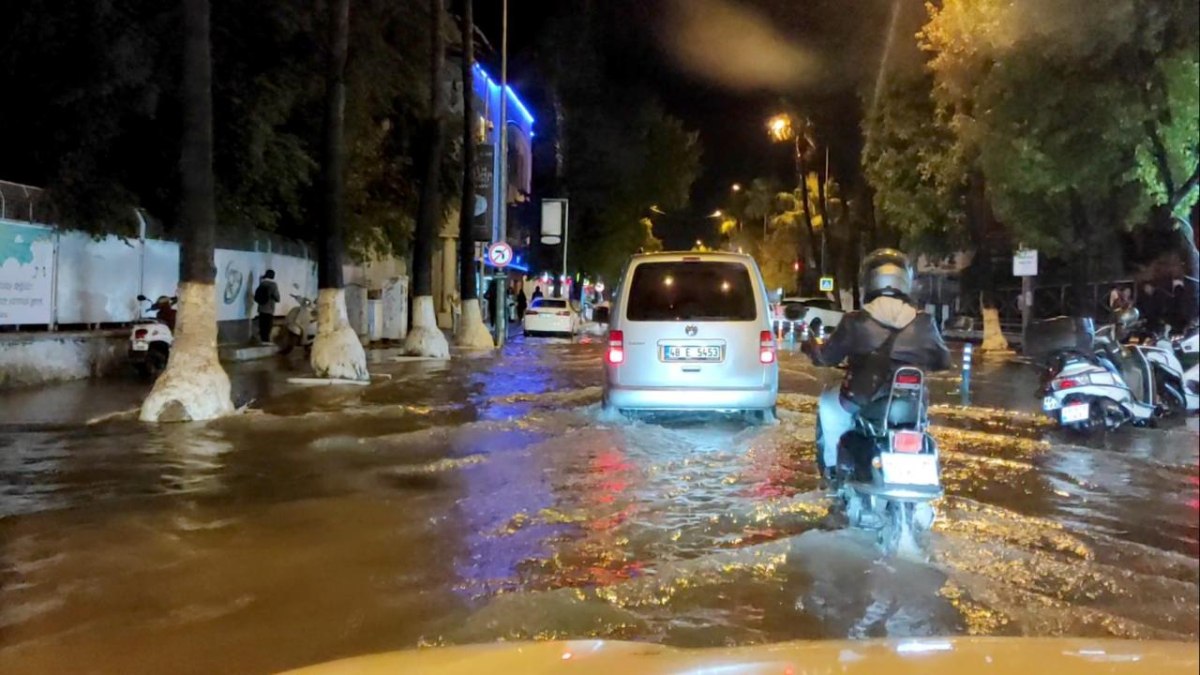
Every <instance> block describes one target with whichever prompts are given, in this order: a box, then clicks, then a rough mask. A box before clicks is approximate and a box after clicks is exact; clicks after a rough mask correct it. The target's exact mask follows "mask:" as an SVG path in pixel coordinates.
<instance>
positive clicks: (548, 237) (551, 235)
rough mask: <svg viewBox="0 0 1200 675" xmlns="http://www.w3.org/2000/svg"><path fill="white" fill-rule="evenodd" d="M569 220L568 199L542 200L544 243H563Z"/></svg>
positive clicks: (551, 244)
mask: <svg viewBox="0 0 1200 675" xmlns="http://www.w3.org/2000/svg"><path fill="white" fill-rule="evenodd" d="M566 221H567V200H565V199H543V200H542V243H543V244H547V245H550V246H553V245H555V244H561V243H562V237H563V230H564V228H565V227H566Z"/></svg>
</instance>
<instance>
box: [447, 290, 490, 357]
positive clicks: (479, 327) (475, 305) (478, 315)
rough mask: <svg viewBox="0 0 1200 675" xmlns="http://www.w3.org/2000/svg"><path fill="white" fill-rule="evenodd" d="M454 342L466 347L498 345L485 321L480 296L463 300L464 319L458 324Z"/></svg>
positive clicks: (479, 347)
mask: <svg viewBox="0 0 1200 675" xmlns="http://www.w3.org/2000/svg"><path fill="white" fill-rule="evenodd" d="M454 344H456V345H458V346H459V347H463V348H465V349H493V348H494V347H495V346H496V343H495V342H493V341H492V333H491V331H489V330H488V328H487V326H486V325H485V324H484V323H483V312H482V311H480V308H479V299H478V298H471V299H470V300H467V301H465V302H463V305H462V320H461V321H460V322H459V325H458V334H457V335H455V336H454Z"/></svg>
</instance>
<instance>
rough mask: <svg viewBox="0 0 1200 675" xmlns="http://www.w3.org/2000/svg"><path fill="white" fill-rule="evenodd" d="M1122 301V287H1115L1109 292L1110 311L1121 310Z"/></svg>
mask: <svg viewBox="0 0 1200 675" xmlns="http://www.w3.org/2000/svg"><path fill="white" fill-rule="evenodd" d="M1122 300H1123V298H1122V297H1121V287H1120V286H1113V287H1112V290H1110V291H1109V292H1108V311H1110V312H1116V311H1117V310H1118V309H1120V308H1121V302H1122Z"/></svg>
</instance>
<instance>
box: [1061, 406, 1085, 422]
mask: <svg viewBox="0 0 1200 675" xmlns="http://www.w3.org/2000/svg"><path fill="white" fill-rule="evenodd" d="M1061 414H1062V421H1063V424H1070V423H1072V422H1083V421H1084V420H1086V419H1087V418H1088V416H1089V415H1090V414H1091V406H1089V405H1088V404H1087V403H1072V404H1071V405H1065V406H1063V409H1062V413H1061Z"/></svg>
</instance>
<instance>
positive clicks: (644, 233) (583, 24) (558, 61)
mask: <svg viewBox="0 0 1200 675" xmlns="http://www.w3.org/2000/svg"><path fill="white" fill-rule="evenodd" d="M576 9H577V11H570V12H566V11H564V12H563V13H562V14H561V15H560V16H558V17H557V18H556V20H555V21H554V22H552V23H551V25H550V26H549V28H548V29H547V30H546V32H545V33H544V44H543V50H545V51H548V52H551V53H553V54H555V55H556V58H555V59H554V60H553V63H552V65H551V67H550V68H549V72H548V76H549V80H550V85H551V86H552V87H553V89H554V90H555V94H556V96H557V98H558V100H559V101H560V102H561V107H562V111H563V115H562V121H561V123H560V124H561V126H560V128H559V129H558V134H559V140H560V142H561V144H562V149H563V155H564V166H563V176H562V185H561V186H559V187H560V188H561V189H562V190H563V192H565V194H566V195H567V196H568V197H569V198H570V200H571V231H570V237H571V242H570V246H571V250H572V251H575V252H578V255H579V258H575V253H572V261H573V262H574V261H576V260H577V261H578V264H579V265H580V266H581V267H582V268H583V269H584V270H586V271H588V272H591V273H596V274H601V275H604V276H607V277H609V278H612V277H613V276H615V275H616V273H617V272H618V271H619V269H620V266H621V265H622V264H623V263H624V261H625V258H627V257H628V256H629V255H630V254H632V253H635V252H637V251H638V250H647V251H649V250H655V249H656V248H659V247H661V243H660V242H659V241H658V240H657V239H656V238H655V237H654V235H653V231H652V227H651V226H650V222H651V221H650V220H649V216H650V210H651V207H657V208H658V209H659V210H665V211H674V210H679V209H682V208H683V207H684V206H686V205H687V203H688V198H689V193H690V191H691V186H692V183H693V182H694V181H695V179H696V177H697V176H698V174H699V171H700V156H701V148H700V141H699V136H698V134H696V133H695V132H691V131H688V130H687V129H685V128H684V126H683V123H682V122H681V121H680V120H679V119H678V118H676V117H673V116H671V115H670V114H668V113H667V112H665V111H664V110H663V109H662V107H661V106H660V105H659V104H658V103H657V102H656V101H655V99H654V97H653V96H651V95H649V94H648V93H646V92H645V91H644V90H641V89H638V88H637V87H632V86H630V87H618V86H614V81H613V80H612V79H611V74H610V73H609V72H608V71H607V68H606V64H605V62H604V56H603V49H602V48H601V45H602V44H603V41H604V40H606V39H607V37H606V36H607V33H606V30H608V27H607V26H606V25H605V24H604V23H603V22H602V21H600V20H599V19H598V17H597V10H596V8H595V6H594V5H590V4H584V5H583V6H582V7H576Z"/></svg>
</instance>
